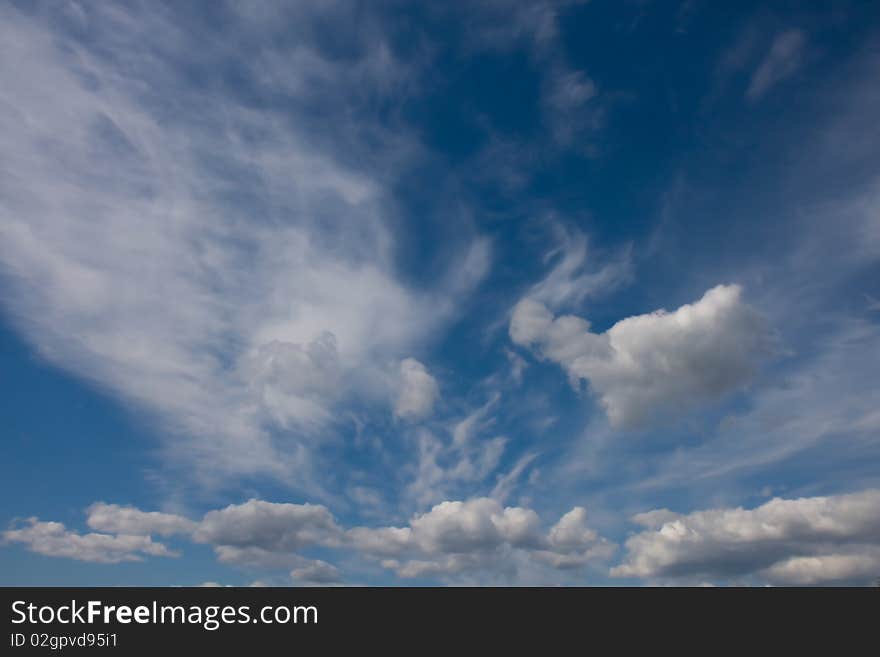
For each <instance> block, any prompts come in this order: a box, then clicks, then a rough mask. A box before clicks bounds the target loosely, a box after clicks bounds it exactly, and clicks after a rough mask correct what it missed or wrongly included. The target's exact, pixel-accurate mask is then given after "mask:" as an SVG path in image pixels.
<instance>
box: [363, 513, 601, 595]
mask: <svg viewBox="0 0 880 657" xmlns="http://www.w3.org/2000/svg"><path fill="white" fill-rule="evenodd" d="M348 533H349V537H350V538H351V541H352V544H353V546H354V547H355V548H356V549H358V550H359V551H361V552H364V553H367V554H374V555H377V556H380V557H386V558H385V559H384V560H383V561H382V565H383V566H385V567H386V568H390V569H393V570H394V571H395V572H396V573H397V574H398V576H400V577H404V578H408V577H421V576H434V575H455V574H459V573H463V572H465V571H474V570H480V569H490V570H491V569H511V568H515V565H514V564H515V561H516V558H517V556H523V557H525V558H526V559H533V560H534V561H535V562H537V563H540V564H545V565H549V566H552V567H554V568H570V567H580V566H584V565H586V564H587V563H589V562H591V561H595V560H598V559H601V558H604V557H607V556H609V555H610V553H611V552H612V551H613V545H612V544H610V543H608V542H607V541H605V540H604V539H602V538H601V537H599V536H598V535H597V534H596V532H595V531H593V530H591V529H590V528H589V527H587V526H586V512H585V511H584V509H582V508H580V507H576V508H575V509H573V510H571V511H570V512H568V513H567V514H565V515H564V516H563V517H562V518H561V519H560V520H559V522H558V523H557V524H555V525H554V526H553V527H552V528H551V529H550V531H549V534H547V535H544V534H543V533H542V531H541V521H540V518H539V517H538V514H537V513H535V512H534V511H533V510H531V509H526V508H522V507H502V506H501V505H500V504H499V503H498V502H497V501H496V500H494V499H491V498H474V499H470V500H466V501H446V502H442V503H440V504H437V505H435V506H434V507H433V508H432V509H431V510H430V511H428V512H426V513H423V514H419V515H416V516H414V517H413V518H412V519H411V520H410V522H409V526H408V527H383V528H377V529H370V528H365V527H357V528H354V529H351V530H349V532H348ZM388 557H391V558H388Z"/></svg>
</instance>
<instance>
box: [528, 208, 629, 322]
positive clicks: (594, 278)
mask: <svg viewBox="0 0 880 657" xmlns="http://www.w3.org/2000/svg"><path fill="white" fill-rule="evenodd" d="M552 229H553V233H554V238H555V241H556V245H555V246H554V248H552V249H551V250H550V251H549V252H548V253H547V254H546V255H545V256H544V261H545V262H554V265H553V268H552V269H551V270H550V272H549V273H548V274H547V275H546V276H545V277H544V278H543V280H541V281H540V282H539V283H537V284H535V285H534V286H533V287H532V288H531V290H529V293H528V294H527V295H526V296H528V297H529V298H530V299H533V300H535V301H538V302H540V303H542V304H544V305H545V306H547V307H549V308H552V309H554V310H555V309H559V308H561V307H563V306H566V305H573V306H577V305H579V304H581V303H582V302H583V301H584V300H585V299H593V298H597V297H600V296H602V295H605V294H608V293H610V292H612V291H614V290H616V289H618V288H620V287H623V286H624V285H627V284H628V283H629V282H630V281H631V280H632V262H631V254H630V249H629V248H626V249H624V250H622V251H621V252H619V253H617V254H615V255H614V256H613V257H612V258H610V259H604V261H603V260H600V258H599V256H598V254H596V253H594V252H592V251H591V249H590V244H589V240H588V239H587V236H586V235H584V234H583V233H582V232H580V231H578V230H574V231H571V230H567V229H565V227H563V226H562V225H561V224H557V223H554V224H553V226H552ZM599 263H601V266H599Z"/></svg>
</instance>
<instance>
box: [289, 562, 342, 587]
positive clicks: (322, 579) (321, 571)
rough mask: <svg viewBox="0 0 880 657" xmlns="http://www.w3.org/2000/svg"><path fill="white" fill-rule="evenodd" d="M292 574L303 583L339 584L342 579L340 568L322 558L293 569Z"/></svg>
mask: <svg viewBox="0 0 880 657" xmlns="http://www.w3.org/2000/svg"><path fill="white" fill-rule="evenodd" d="M290 576H291V577H292V578H293V579H295V580H297V581H299V582H302V583H303V584H337V583H339V582H341V581H342V573H340V572H339V569H338V568H337V567H336V566H334V565H332V564H329V563H327V562H326V561H321V560H320V559H316V560H314V561H311V562H309V563H308V564H305V565H303V566H301V567H299V568H295V569H293V570H292V571H291V573H290Z"/></svg>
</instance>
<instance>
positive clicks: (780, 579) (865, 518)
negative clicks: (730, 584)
mask: <svg viewBox="0 0 880 657" xmlns="http://www.w3.org/2000/svg"><path fill="white" fill-rule="evenodd" d="M652 513H654V514H656V515H654V516H652V517H646V516H645V515H644V514H640V516H637V517H636V518H635V520H636V522H638V523H639V524H643V525H645V524H651V525H653V526H654V527H655V529H652V530H650V531H645V532H641V533H638V534H635V535H633V536H632V537H630V538H629V539H627V541H626V551H627V553H626V558H625V559H624V561H623V562H622V563H621V564H620V565H618V566H616V567H615V568H612V569H611V574H612V575H614V576H618V577H652V578H653V577H673V578H682V579H684V578H697V577H715V578H721V579H729V578H736V577H747V576H753V577H759V578H764V579H768V580H770V581H772V582H774V583H780V584H815V583H825V582H838V581H842V582H859V581H861V582H862V583H864V582H865V581H867V579H868V577H869V576H876V571H874V572H871V568H872V566H876V564H877V563H878V560H877V556H878V553H880V490H866V491H863V492H860V493H853V494H849V495H837V496H829V497H807V498H799V499H792V500H785V499H780V498H775V499H773V500H770V501H769V502H766V503H765V504H762V505H761V506H759V507H757V508H755V509H750V510H747V509H743V508H736V509H711V510H707V511H696V512H694V513H690V514H688V515H679V516H673V515H670V514H669V512H668V511H665V510H664V511H662V512H652ZM646 521H647V522H646Z"/></svg>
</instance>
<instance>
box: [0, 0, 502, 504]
mask: <svg viewBox="0 0 880 657" xmlns="http://www.w3.org/2000/svg"><path fill="white" fill-rule="evenodd" d="M294 9H295V11H297V12H298V13H299V14H302V15H301V16H300V19H301V26H304V27H302V30H303V35H302V36H303V40H302V42H301V43H300V44H299V45H297V46H295V47H294V46H291V47H290V48H291V50H290V51H287V50H283V51H277V52H276V51H272V50H271V49H268V48H266V47H263V46H255V45H254V43H258V42H259V39H258V36H259V30H261V29H263V30H267V29H271V25H272V24H271V22H270V23H268V24H264V23H263V22H262V19H261V18H260V16H262V14H260V13H259V12H258V15H256V16H252V15H250V14H248V15H246V16H240V15H239V13H240V12H239V11H238V10H236V9H235V7H233V10H234V11H232V14H231V18H232V19H234V20H240V21H242V22H241V31H240V33H239V37H238V38H239V39H240V40H241V43H238V44H237V46H239V47H242V48H245V49H247V48H254V47H255V48H257V51H256V54H257V57H256V58H255V59H254V60H253V62H251V63H250V64H242V62H244V61H245V60H242V59H241V58H239V57H238V56H236V57H234V58H233V53H235V48H234V46H233V45H232V44H228V43H224V42H223V41H222V40H220V39H219V38H216V36H215V35H211V34H209V33H208V34H204V35H202V36H203V37H204V51H205V53H204V55H205V57H206V58H208V59H210V66H209V65H208V63H207V62H206V60H205V59H203V58H202V57H201V56H199V57H196V58H195V60H193V58H192V55H193V53H192V49H191V47H190V40H189V36H188V34H187V31H186V27H185V26H183V25H181V24H179V23H178V22H176V21H175V20H174V19H173V17H172V16H170V15H168V14H167V13H166V12H164V11H158V10H157V11H155V12H152V11H151V12H149V13H148V14H144V15H141V14H139V13H137V10H136V9H131V8H122V7H111V6H100V7H99V6H88V7H84V8H83V7H80V8H79V10H78V11H77V12H75V14H70V13H69V12H68V13H67V14H64V13H63V12H61V10H60V9H59V10H58V11H55V10H54V9H53V8H51V7H49V8H46V9H45V11H43V10H42V9H40V8H35V9H34V11H33V12H31V13H30V14H28V15H25V14H24V13H20V12H19V11H17V10H16V9H14V8H6V9H4V10H3V17H4V20H3V28H2V30H3V34H2V46H0V48H2V50H3V54H2V64H0V67H2V68H0V75H2V78H3V79H4V81H6V82H5V85H6V90H7V95H6V101H5V103H4V104H3V107H2V108H0V135H2V139H3V141H4V144H5V148H4V151H5V157H4V163H3V165H2V170H0V197H2V203H0V233H2V236H3V239H2V246H0V263H2V271H3V275H4V280H5V282H6V286H5V289H4V294H3V302H4V304H5V306H6V308H7V310H8V312H9V314H10V316H11V317H12V318H13V321H14V322H15V323H16V325H17V326H18V327H19V328H20V329H21V331H22V333H23V334H24V335H25V336H26V337H27V339H28V340H29V341H30V342H31V343H32V344H33V345H34V346H35V347H36V348H37V349H38V350H39V352H40V354H41V355H42V356H43V357H44V358H46V359H47V360H49V361H50V362H52V363H54V364H56V365H59V366H61V367H64V368H66V369H68V370H70V371H72V372H74V373H75V374H77V375H79V376H81V377H83V378H85V379H88V380H90V381H92V382H93V383H94V384H95V385H97V386H99V387H101V388H103V389H106V390H108V391H110V392H111V393H112V394H114V395H118V396H119V397H121V398H122V399H124V400H125V401H128V402H131V403H133V404H134V405H135V406H136V407H138V408H140V409H144V410H147V411H149V412H151V413H153V414H155V416H156V417H158V418H159V419H160V420H161V421H162V423H163V425H164V426H165V427H166V428H167V430H168V431H169V432H170V433H171V434H172V435H174V438H173V439H170V440H168V441H167V442H166V443H165V444H164V445H163V448H164V450H165V452H166V454H167V457H168V459H169V461H170V462H173V463H176V464H178V465H183V467H184V468H187V469H190V470H191V471H194V472H195V473H196V475H197V477H198V479H199V480H200V481H202V482H203V483H208V484H211V485H214V484H217V483H218V482H219V481H220V477H218V475H219V474H223V475H226V476H229V475H232V476H238V475H242V474H245V475H247V474H255V473H262V474H268V475H270V476H274V477H276V478H279V479H281V480H284V481H288V482H290V481H294V480H295V481H296V482H297V484H298V485H300V486H304V487H306V488H311V489H312V490H313V491H314V490H318V489H319V488H320V485H319V484H317V483H316V482H315V481H314V479H311V478H310V474H309V473H310V471H311V468H312V465H311V464H312V460H313V458H314V453H313V451H312V449H311V447H310V445H311V444H312V442H313V436H314V435H315V434H316V432H317V429H318V428H321V429H327V427H328V426H329V427H331V428H332V424H333V422H334V419H333V417H332V415H331V413H330V410H331V409H332V408H333V407H334V405H335V404H336V403H337V402H338V401H339V400H340V399H344V398H350V397H352V396H355V397H360V398H362V399H365V400H367V401H368V403H373V404H381V405H384V406H385V407H386V408H389V407H390V406H391V400H392V396H393V378H394V377H393V373H392V371H391V368H390V367H389V365H388V362H389V361H390V360H395V359H398V360H399V359H400V358H404V357H406V356H407V355H408V354H409V352H410V350H411V349H414V348H415V347H416V346H417V344H418V343H419V341H420V340H422V339H424V338H425V337H426V336H427V335H428V334H429V333H430V332H431V331H432V330H434V329H435V328H436V327H437V326H438V325H439V323H441V322H442V321H444V319H445V318H448V317H450V316H451V314H452V313H453V312H454V304H453V302H452V299H454V298H456V297H457V296H458V295H461V294H466V293H467V290H469V289H470V288H471V287H472V286H473V284H474V283H475V282H476V281H478V280H479V279H480V278H481V277H482V276H483V275H484V273H485V271H486V268H487V264H488V258H489V254H488V250H487V248H486V243H485V241H479V240H477V241H475V242H474V245H473V248H472V250H471V251H466V252H465V253H464V254H463V255H462V261H461V262H460V263H455V265H454V266H453V268H452V270H451V273H450V274H449V276H447V277H445V278H443V277H442V276H441V280H440V281H439V282H438V283H437V285H436V286H435V287H434V288H432V289H430V290H415V289H413V288H412V287H410V286H408V285H407V284H405V283H404V282H403V281H402V280H400V279H399V277H398V276H397V274H396V271H395V264H394V237H393V233H392V231H391V230H390V228H389V226H388V223H387V221H386V219H387V217H386V216H385V213H386V212H387V210H388V208H389V207H390V206H389V203H388V197H387V194H386V192H385V190H384V187H383V185H384V182H383V175H384V174H383V173H382V171H383V169H382V167H381V166H377V167H372V168H370V169H369V170H367V169H364V168H357V167H355V166H353V165H352V164H351V162H350V161H349V160H350V156H351V155H352V154H353V153H355V152H356V151H357V150H358V149H359V148H361V147H359V146H357V142H351V141H350V140H353V139H355V138H356V133H355V128H354V127H353V126H351V125H348V124H338V125H336V126H335V127H334V129H333V131H331V132H332V133H333V134H334V138H335V139H338V140H344V141H345V149H344V151H340V150H335V148H336V146H338V145H339V144H338V143H336V146H334V143H333V142H332V141H331V140H329V138H328V137H327V135H322V133H320V132H316V131H315V130H314V129H313V128H314V126H313V125H312V122H311V119H310V118H309V114H308V112H307V111H306V110H307V109H308V105H309V103H311V102H317V101H318V100H319V99H320V100H321V102H327V101H329V100H331V99H333V100H334V103H335V105H334V103H330V104H331V105H334V106H337V107H343V106H345V105H346V104H351V103H366V102H369V101H368V99H365V98H364V96H363V94H366V93H367V92H368V91H369V93H370V94H373V93H376V94H382V93H387V91H388V90H389V88H390V86H393V84H394V80H396V79H398V77H399V76H403V75H405V72H404V69H405V66H404V65H403V64H401V63H400V62H398V61H396V60H395V59H394V58H393V57H392V55H391V54H390V51H389V50H388V48H387V45H386V44H385V43H384V41H382V40H381V39H379V40H371V41H368V42H367V41H365V42H364V44H363V45H364V50H363V51H362V54H361V56H360V57H358V58H356V59H357V61H356V62H355V63H354V64H353V65H350V63H349V62H339V61H335V60H332V59H330V58H327V57H325V56H324V55H323V54H322V52H321V50H320V48H319V47H318V46H317V45H316V44H315V43H314V42H313V41H309V39H308V36H309V34H308V25H309V24H310V22H309V21H310V14H309V13H308V12H307V11H306V9H305V8H304V7H301V6H299V7H298V8H288V9H285V11H288V10H289V11H294ZM315 11H316V12H318V13H321V12H323V11H324V10H323V9H321V8H316V9H315ZM318 18H320V19H322V20H323V19H328V18H333V16H332V15H331V16H329V17H328V16H326V15H324V14H323V13H322V15H321V16H320V17H318ZM336 18H337V19H338V20H339V21H340V22H341V24H345V21H346V20H347V14H345V12H342V14H341V15H340V16H338V17H336ZM145 34H150V35H152V36H153V37H156V38H150V39H146V38H144V36H145ZM157 35H158V36H157ZM279 47H280V46H279ZM208 53H210V55H208ZM288 54H290V55H294V56H293V58H292V59H289V58H287V57H286V55H288ZM221 61H226V62H228V67H227V68H226V69H225V71H226V72H228V73H229V74H230V75H233V74H234V73H235V67H236V66H239V65H246V66H253V67H254V70H253V71H251V70H249V71H248V74H249V75H250V74H252V73H253V74H254V75H252V76H251V80H252V81H253V84H254V85H256V87H255V88H253V89H248V88H244V87H236V86H235V85H232V84H227V83H226V82H225V81H224V79H223V71H222V70H221V69H223V67H220V69H218V68H217V67H216V66H215V64H216V62H221ZM13 62H20V63H24V66H25V67H26V69H27V70H26V71H22V69H21V65H15V64H13ZM273 62H274V63H273ZM191 66H195V67H196V68H198V67H199V66H205V67H206V69H205V70H206V72H208V71H210V73H211V74H212V75H215V76H218V75H219V77H216V78H212V79H213V82H211V81H206V85H213V86H212V89H211V90H210V92H209V91H208V90H207V89H206V88H205V87H204V86H200V85H193V84H191V83H190V82H191V81H190V79H189V78H188V77H187V76H188V73H187V71H188V70H189V69H188V67H191ZM352 66H354V68H355V69H357V68H358V67H362V70H359V72H357V71H354V70H353V69H352ZM13 67H14V68H15V70H13ZM257 69H258V70H259V73H260V74H259V75H256V72H257ZM279 76H283V77H284V80H283V81H281V80H279V79H278V78H279ZM339 76H343V77H350V78H351V81H352V85H351V86H349V87H343V86H339V85H337V84H336V82H337V81H338V80H339V79H340V78H339ZM331 81H332V83H331ZM386 83H387V85H390V86H383V85H384V84H386ZM383 89H384V92H383ZM249 94H255V95H256V97H258V99H256V100H255V97H254V95H250V96H249ZM279 94H280V99H279ZM58 98H63V102H57V99H58ZM172 98H173V102H171V101H170V100H169V99H172ZM368 125H369V123H368V122H364V123H361V124H359V126H361V127H360V128H359V130H360V129H363V128H365V127H366V126H368ZM379 129H380V128H378V126H377V127H376V130H379ZM325 132H326V131H325ZM318 136H321V137H322V138H323V141H322V139H318V138H317V137H318ZM401 139H402V137H400V136H399V135H398V136H396V137H392V138H389V139H388V140H387V141H386V142H385V143H386V144H387V148H386V149H385V151H384V153H385V154H386V155H387V156H388V157H387V159H386V160H384V161H383V162H384V164H383V166H392V165H391V164H389V163H390V162H392V161H393V162H394V164H393V166H398V162H399V161H400V160H399V158H400V157H401V156H400V155H399V153H400V152H401V151H405V150H406V147H403V148H398V146H399V145H400V144H401ZM411 143H413V144H415V143H416V142H415V141H412V140H411ZM413 148H415V149H417V146H414V147H413ZM342 152H344V153H345V157H342V156H341V155H340V153H342ZM364 152H366V151H364ZM374 158H375V159H378V158H379V156H374ZM375 159H374V163H375ZM344 160H345V161H344ZM368 380H369V381H370V383H369V385H365V382H366V381H368ZM377 382H378V383H377ZM309 436H312V438H309ZM293 473H296V474H297V476H296V477H293Z"/></svg>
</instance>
